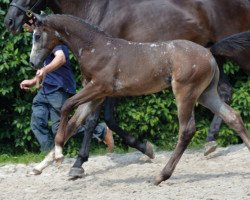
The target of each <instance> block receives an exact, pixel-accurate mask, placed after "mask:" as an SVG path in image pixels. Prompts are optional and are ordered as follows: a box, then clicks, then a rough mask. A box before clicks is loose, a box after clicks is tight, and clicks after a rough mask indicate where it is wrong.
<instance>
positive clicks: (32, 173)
mask: <svg viewBox="0 0 250 200" xmlns="http://www.w3.org/2000/svg"><path fill="white" fill-rule="evenodd" d="M41 173H42V171H40V170H38V169H33V170H32V171H31V172H30V173H29V174H30V175H40V174H41Z"/></svg>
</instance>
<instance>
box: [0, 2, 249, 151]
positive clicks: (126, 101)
mask: <svg viewBox="0 0 250 200" xmlns="http://www.w3.org/2000/svg"><path fill="white" fill-rule="evenodd" d="M8 4H9V0H0V34H1V40H0V49H1V54H0V80H1V81H0V101H1V103H0V123H1V126H0V152H13V153H16V152H25V151H37V150H38V144H37V142H36V140H35V138H34V136H33V134H32V133H31V130H30V126H29V123H30V113H31V102H32V98H33V96H34V95H35V93H28V92H24V91H22V90H20V89H19V83H20V82H21V81H22V80H23V79H26V78H31V77H32V76H33V75H34V74H35V72H34V71H33V70H32V69H31V68H30V66H29V64H28V60H29V53H30V49H31V35H30V33H22V34H19V35H12V34H11V33H9V32H8V31H7V30H6V28H5V27H4V24H3V20H4V16H5V14H6V11H7V8H8ZM72 63H73V66H75V72H76V74H77V75H78V76H77V80H78V84H79V85H80V81H79V79H80V77H79V74H80V73H79V69H78V66H77V63H76V61H75V60H74V59H73V58H72ZM225 71H226V72H227V73H228V74H229V75H230V81H231V83H232V84H233V86H234V90H233V91H234V95H233V101H232V106H233V107H234V108H235V109H237V110H238V111H239V112H241V114H242V116H243V118H244V122H245V124H246V125H247V127H248V130H249V129H250V78H249V77H248V76H246V75H245V74H243V73H242V72H239V71H238V68H237V67H236V66H235V65H233V64H232V63H230V62H228V63H226V64H225ZM117 117H118V119H119V122H120V125H121V126H122V127H123V128H124V129H126V130H127V131H129V132H130V133H133V134H134V135H135V136H136V137H138V138H139V139H141V140H143V139H147V140H150V141H152V142H153V143H154V144H156V145H157V146H161V147H165V148H168V149H172V148H173V147H174V145H175V143H176V141H177V138H178V134H177V133H178V119H177V112H176V105H175V101H174V97H173V94H172V92H171V91H170V90H166V91H162V92H160V93H158V94H153V95H148V96H143V97H136V98H123V99H122V100H121V102H120V104H119V106H118V108H117ZM211 119H212V114H211V113H210V112H209V111H207V110H206V109H204V108H201V107H200V106H197V107H196V124H197V125H196V127H197V133H196V135H195V137H194V139H193V140H192V145H193V146H197V145H198V146H200V145H202V144H203V143H204V140H205V137H206V134H207V131H208V127H209V124H210V121H211ZM218 141H219V143H220V144H221V145H224V146H225V145H228V144H234V143H238V142H239V139H238V137H237V136H236V135H235V134H234V133H233V131H231V130H229V129H228V128H227V126H225V125H223V127H222V128H221V130H220V134H219V136H218ZM116 145H118V146H122V143H121V140H120V139H119V138H118V137H116ZM77 148H78V145H77V142H75V141H74V140H72V142H70V145H69V146H68V148H67V149H68V151H69V152H71V153H72V152H73V153H76V152H77Z"/></svg>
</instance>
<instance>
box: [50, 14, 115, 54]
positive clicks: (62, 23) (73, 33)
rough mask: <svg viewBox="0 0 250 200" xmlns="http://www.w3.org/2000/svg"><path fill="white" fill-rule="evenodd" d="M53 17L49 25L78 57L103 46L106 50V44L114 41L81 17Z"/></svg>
mask: <svg viewBox="0 0 250 200" xmlns="http://www.w3.org/2000/svg"><path fill="white" fill-rule="evenodd" d="M51 19H52V20H50V22H49V26H50V27H52V28H53V29H54V32H55V34H56V35H57V37H58V38H59V40H61V41H62V43H64V44H65V45H66V46H68V47H69V48H70V49H71V51H72V52H73V54H74V55H75V56H76V57H77V58H78V59H80V57H81V56H82V53H87V52H89V51H91V50H92V49H98V48H102V49H103V51H105V47H106V46H107V45H106V44H107V43H112V41H113V40H114V39H113V38H111V37H110V36H108V35H107V34H106V33H104V32H103V31H101V30H99V28H98V27H95V26H94V25H91V24H89V23H87V22H86V21H84V20H82V19H79V18H75V17H73V16H65V15H59V16H58V17H55V18H53V17H52V18H51ZM79 51H80V52H81V53H79Z"/></svg>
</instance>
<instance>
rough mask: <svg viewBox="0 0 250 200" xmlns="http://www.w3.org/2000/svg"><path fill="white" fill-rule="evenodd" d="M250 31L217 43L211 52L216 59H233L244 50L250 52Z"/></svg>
mask: <svg viewBox="0 0 250 200" xmlns="http://www.w3.org/2000/svg"><path fill="white" fill-rule="evenodd" d="M249 48H250V31H245V32H242V33H238V34H235V35H232V36H229V37H226V38H225V39H223V40H220V41H219V42H217V43H215V44H214V45H213V46H212V47H211V48H210V51H211V52H212V54H213V55H214V56H215V57H225V58H229V59H230V58H231V59H233V58H234V57H235V56H237V55H239V54H240V53H241V52H242V51H244V50H250V49H249Z"/></svg>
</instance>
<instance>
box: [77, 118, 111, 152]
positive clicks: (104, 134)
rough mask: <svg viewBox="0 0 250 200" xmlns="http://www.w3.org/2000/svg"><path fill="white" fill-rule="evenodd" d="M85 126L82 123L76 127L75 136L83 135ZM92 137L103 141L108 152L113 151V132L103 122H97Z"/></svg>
mask: <svg viewBox="0 0 250 200" xmlns="http://www.w3.org/2000/svg"><path fill="white" fill-rule="evenodd" d="M89 123H90V122H89ZM85 126H86V125H82V126H80V127H79V128H78V129H77V132H76V135H75V136H76V137H83V136H84V134H85V130H86V128H85ZM93 138H95V139H97V140H98V141H100V142H101V141H103V142H104V143H105V144H106V145H107V146H108V150H109V152H112V151H113V148H114V139H113V133H112V131H111V130H110V129H109V128H108V126H107V125H106V124H105V123H99V124H97V126H96V127H95V130H94V134H93Z"/></svg>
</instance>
